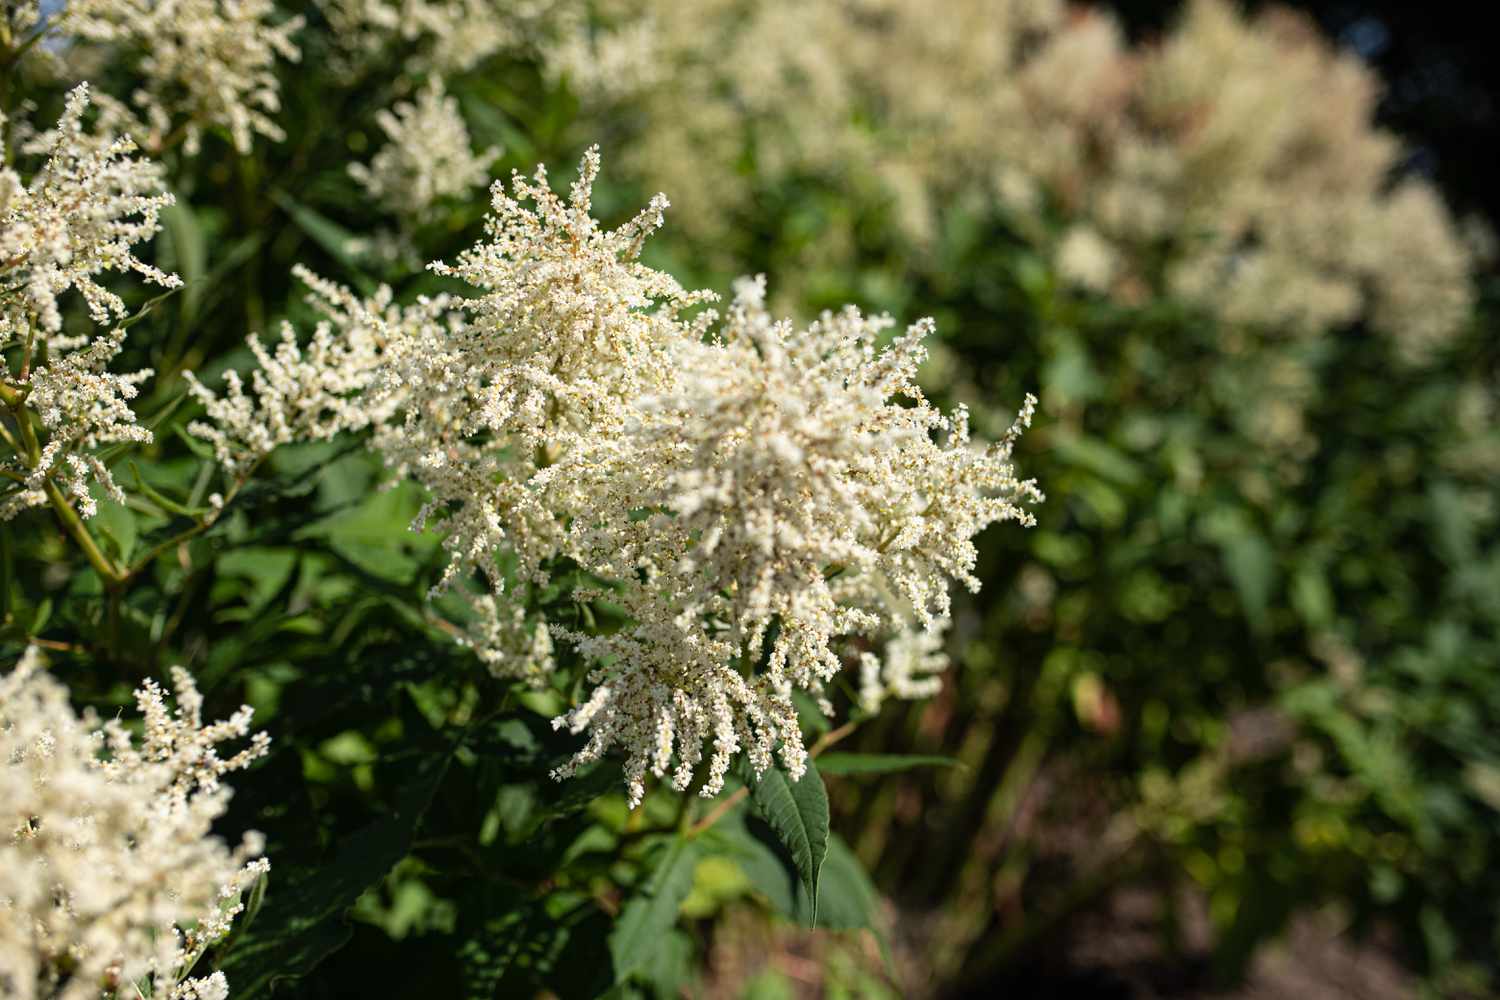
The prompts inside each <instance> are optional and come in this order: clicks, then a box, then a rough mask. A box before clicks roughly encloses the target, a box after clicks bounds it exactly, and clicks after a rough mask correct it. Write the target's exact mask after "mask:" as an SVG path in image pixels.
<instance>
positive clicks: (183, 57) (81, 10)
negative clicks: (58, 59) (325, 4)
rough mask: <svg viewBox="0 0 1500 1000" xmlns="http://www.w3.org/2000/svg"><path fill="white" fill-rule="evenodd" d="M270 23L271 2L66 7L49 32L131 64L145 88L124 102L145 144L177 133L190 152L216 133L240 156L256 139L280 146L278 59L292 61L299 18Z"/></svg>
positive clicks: (161, 0)
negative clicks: (134, 112) (141, 119)
mask: <svg viewBox="0 0 1500 1000" xmlns="http://www.w3.org/2000/svg"><path fill="white" fill-rule="evenodd" d="M276 15H277V11H276V4H275V3H274V2H273V0H68V3H67V4H66V6H65V7H64V8H63V10H62V12H61V13H60V14H59V15H58V18H57V27H58V30H60V31H62V32H64V33H67V34H71V35H74V36H76V37H78V38H79V39H82V40H84V41H87V42H92V43H96V44H101V45H105V46H108V47H110V48H111V49H115V50H120V51H123V52H124V53H126V54H127V56H128V58H131V59H134V60H136V63H135V65H136V67H137V68H138V70H139V72H140V74H141V76H143V77H144V78H145V80H146V84H145V86H143V87H142V88H141V89H140V90H138V91H137V92H136V93H135V94H134V95H132V101H133V102H134V104H135V105H136V106H137V107H138V108H140V110H141V111H142V113H143V114H144V115H145V124H146V126H147V129H148V130H149V133H150V138H149V140H148V141H147V145H148V146H151V147H153V148H154V147H155V146H156V145H157V144H159V143H162V142H164V141H165V139H166V138H167V137H168V136H170V135H171V134H172V132H173V129H174V127H177V128H181V129H182V135H183V138H184V139H185V140H186V148H187V150H188V151H189V152H190V153H191V152H194V151H196V150H197V148H198V145H199V143H200V141H201V138H202V134H203V130H204V129H205V128H224V129H228V131H229V135H230V137H231V139H232V140H233V142H234V147H235V149H236V150H238V151H239V152H240V153H246V152H249V150H250V145H251V143H252V141H253V137H254V136H255V135H262V136H265V137H266V138H268V139H271V140H273V141H278V142H279V141H280V140H281V139H282V138H283V133H282V130H281V127H280V126H278V125H277V124H276V119H275V115H276V114H277V113H278V112H279V111H280V110H281V91H280V85H279V83H278V82H277V80H276V73H275V66H276V59H277V57H280V58H282V59H286V60H288V61H292V62H295V61H296V60H297V59H298V58H299V57H300V52H299V50H298V48H297V46H296V45H295V44H294V43H293V42H292V35H294V34H295V33H296V32H297V31H299V30H300V29H301V27H302V24H303V18H302V17H300V16H296V17H290V18H286V19H284V20H281V21H280V22H279V23H278V22H275V21H274V18H275V17H276ZM174 123H175V125H174Z"/></svg>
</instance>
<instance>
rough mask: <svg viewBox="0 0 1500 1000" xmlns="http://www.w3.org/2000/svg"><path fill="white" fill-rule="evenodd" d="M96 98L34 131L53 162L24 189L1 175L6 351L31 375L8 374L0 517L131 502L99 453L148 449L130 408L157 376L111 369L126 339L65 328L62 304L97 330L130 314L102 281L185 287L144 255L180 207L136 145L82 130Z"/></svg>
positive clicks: (77, 95)
mask: <svg viewBox="0 0 1500 1000" xmlns="http://www.w3.org/2000/svg"><path fill="white" fill-rule="evenodd" d="M88 103H89V92H88V88H87V86H85V85H79V86H78V87H77V88H75V89H74V90H73V91H72V92H71V93H70V94H69V95H68V100H67V107H66V110H65V111H64V113H63V117H62V120H61V121H60V122H59V123H58V125H57V128H56V129H53V130H50V131H47V132H42V133H39V134H36V135H33V136H32V137H31V138H30V140H28V142H27V143H26V144H25V145H24V146H23V152H24V153H27V154H30V155H35V156H39V157H42V158H43V160H42V164H41V166H40V167H39V168H38V169H37V170H36V172H35V173H34V174H33V175H32V176H31V178H30V179H29V181H27V182H25V183H23V182H22V181H21V179H20V177H19V176H18V175H17V174H16V173H14V172H13V171H8V170H7V171H4V172H0V212H3V218H0V221H3V227H0V344H4V345H6V346H12V345H14V346H17V347H19V352H18V353H19V356H20V359H21V361H20V371H19V372H16V373H9V372H7V373H6V378H5V379H4V390H3V393H4V398H5V402H6V403H7V405H9V406H10V407H11V408H12V415H13V417H14V420H15V426H14V431H13V432H12V431H7V432H6V444H7V445H9V446H10V447H9V452H10V453H9V454H7V455H3V456H0V474H3V475H4V476H5V478H6V479H8V480H9V482H8V483H7V484H6V485H5V489H4V491H3V492H0V519H6V518H10V517H13V516H15V514H17V513H18V512H20V511H22V510H24V509H26V508H28V507H34V506H39V505H41V504H45V503H48V502H49V501H51V502H55V503H68V502H70V501H71V502H72V503H74V504H76V506H77V508H78V510H79V512H80V513H81V514H82V515H83V516H84V517H89V516H91V515H92V514H93V513H94V512H95V510H96V509H97V504H96V501H95V497H94V496H93V494H92V493H91V492H90V482H93V483H96V484H97V485H98V486H99V488H100V490H101V492H103V493H104V494H105V495H106V496H108V497H110V498H111V499H114V500H117V501H121V502H123V500H124V496H123V494H122V493H121V491H120V489H119V487H118V486H117V485H116V483H115V481H114V479H113V477H112V476H111V475H110V472H109V470H108V468H107V467H106V466H105V464H104V462H103V461H101V460H100V458H99V457H98V455H97V454H96V450H97V449H98V448H100V447H101V446H104V445H111V444H121V443H126V442H136V443H141V442H149V441H150V440H151V432H150V431H149V430H147V429H146V428H144V427H142V426H140V425H139V424H137V422H136V418H135V414H134V413H133V412H132V410H131V408H130V400H132V399H133V398H135V396H136V393H137V392H138V390H139V386H140V384H141V383H142V382H143V381H145V380H146V379H147V378H149V377H150V376H151V371H150V370H149V369H143V370H140V371H136V372H133V373H129V374H115V373H111V372H110V371H108V365H109V363H110V362H111V361H112V360H113V359H114V358H115V357H116V356H117V355H118V354H119V353H120V350H121V344H122V342H123V340H124V337H125V334H124V331H123V329H115V330H113V331H111V332H109V333H106V334H104V335H102V336H93V335H91V334H76V333H73V332H70V331H67V330H65V329H64V323H63V312H62V308H61V306H60V305H59V299H60V297H62V296H63V295H64V294H65V293H66V292H68V291H69V290H76V291H77V292H78V293H79V294H80V295H81V296H82V298H83V300H84V302H85V303H86V305H87V307H88V313H89V317H90V319H92V321H93V322H94V323H99V324H108V323H112V322H116V321H120V320H123V319H125V318H126V315H127V312H128V310H127V308H126V305H125V302H124V301H123V300H122V299H121V298H120V297H119V296H118V295H117V294H115V293H114V292H112V291H110V290H109V289H107V288H105V287H104V286H103V285H101V284H99V280H98V279H99V278H100V276H102V275H104V274H105V273H107V272H131V273H134V274H136V275H139V276H141V277H143V278H145V279H146V280H148V281H150V282H153V283H155V284H157V285H160V286H164V287H167V288H173V287H177V286H178V285H180V284H181V281H180V280H179V279H178V278H177V277H176V276H175V275H171V274H166V273H164V272H162V271H160V270H158V269H157V268H155V267H153V266H151V265H149V264H146V263H143V262H142V261H141V260H139V259H138V258H137V257H135V256H134V253H133V247H134V246H135V245H136V244H138V243H141V242H143V241H145V240H147V239H149V238H150V237H151V236H152V235H154V234H155V233H156V231H157V229H158V228H159V222H158V217H159V213H160V212H161V210H162V209H163V208H165V207H166V206H167V205H170V204H171V203H172V198H171V195H169V194H166V193H165V192H163V191H162V178H161V173H160V171H159V170H158V169H157V168H156V167H155V165H153V164H151V163H148V162H146V161H143V160H138V159H135V158H133V157H131V156H130V155H129V154H130V153H131V152H132V151H133V149H134V146H133V144H132V142H131V140H130V139H128V138H124V137H117V136H112V135H110V134H109V133H108V132H107V131H102V132H89V131H88V130H86V129H85V127H84V124H83V115H84V112H85V110H86V109H87V107H88Z"/></svg>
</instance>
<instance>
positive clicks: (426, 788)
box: [220, 753, 452, 1000]
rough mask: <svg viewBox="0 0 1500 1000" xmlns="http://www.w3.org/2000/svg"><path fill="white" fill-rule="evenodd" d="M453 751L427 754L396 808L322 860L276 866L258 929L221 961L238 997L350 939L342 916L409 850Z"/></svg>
mask: <svg viewBox="0 0 1500 1000" xmlns="http://www.w3.org/2000/svg"><path fill="white" fill-rule="evenodd" d="M451 760H452V755H451V754H447V753H445V754H424V755H422V756H421V757H418V758H416V759H415V760H414V761H413V762H412V763H413V768H414V770H415V774H414V775H413V776H411V777H410V778H409V779H408V780H407V781H406V782H405V783H404V784H403V785H402V787H401V793H400V795H399V796H398V802H397V806H396V810H395V812H394V813H393V814H391V815H388V816H384V817H382V818H380V819H378V820H376V821H375V822H373V823H371V824H369V825H368V826H366V827H364V828H363V829H360V830H358V831H357V832H355V833H354V834H353V835H352V836H350V837H349V838H348V839H347V840H345V841H344V842H343V843H342V844H341V845H339V847H338V849H337V850H336V851H335V852H334V854H333V856H332V857H331V858H329V859H328V860H327V861H326V862H324V863H322V864H315V865H303V866H298V867H294V868H292V869H291V870H290V871H288V872H286V873H285V874H279V873H278V872H277V870H276V868H275V867H274V862H273V867H272V871H271V879H272V880H273V881H272V883H271V884H270V885H269V886H268V887H267V889H266V897H265V904H264V905H263V906H262V907H261V909H260V913H259V915H258V916H257V918H256V921H255V925H254V927H253V928H247V931H246V933H244V934H243V935H240V936H238V937H237V938H236V940H235V942H234V946H233V947H232V948H231V949H230V951H229V953H228V955H227V956H225V957H224V959H223V961H222V963H221V964H220V967H221V968H222V969H223V970H224V973H225V975H227V976H228V977H229V979H230V981H231V982H233V983H234V991H235V996H236V997H241V998H244V1000H249V998H251V997H254V996H256V995H262V994H264V993H266V992H268V991H269V990H270V988H271V987H272V986H273V985H274V984H275V983H276V982H278V981H282V980H288V979H297V978H300V977H302V976H305V975H307V974H308V973H309V972H311V971H312V970H313V968H315V967H316V966H317V965H318V963H319V962H321V961H323V959H325V958H327V957H328V956H329V955H331V954H333V952H335V951H337V950H338V949H339V948H342V947H343V946H344V945H345V944H347V943H348V941H349V938H350V936H351V935H352V933H353V931H352V929H351V928H350V926H349V924H348V922H347V921H346V920H345V919H344V914H345V913H346V912H347V911H348V910H349V908H350V907H351V906H353V905H354V901H355V900H357V899H358V898H359V897H360V895H361V894H363V893H364V892H365V890H366V889H369V888H370V887H371V886H374V885H378V884H379V883H380V882H381V881H382V880H384V879H385V877H386V875H388V874H389V873H390V871H391V869H392V868H393V867H395V865H396V862H398V861H400V860H401V859H402V858H404V857H405V856H406V854H407V852H408V851H409V850H410V849H411V840H412V836H413V834H414V833H415V832H416V829H417V824H418V823H420V822H421V819H422V816H423V815H424V814H425V813H426V811H427V807H428V806H429V805H430V804H431V803H432V797H433V795H434V794H435V793H436V792H437V787H438V785H439V783H441V781H442V780H443V775H445V774H446V773H447V771H448V764H449V763H450V762H451Z"/></svg>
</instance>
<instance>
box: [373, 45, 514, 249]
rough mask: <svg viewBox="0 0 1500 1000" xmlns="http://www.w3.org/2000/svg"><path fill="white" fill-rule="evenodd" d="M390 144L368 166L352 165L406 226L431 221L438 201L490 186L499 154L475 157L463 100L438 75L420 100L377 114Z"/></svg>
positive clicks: (484, 154)
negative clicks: (446, 90) (460, 110)
mask: <svg viewBox="0 0 1500 1000" xmlns="http://www.w3.org/2000/svg"><path fill="white" fill-rule="evenodd" d="M375 120H376V123H377V124H379V126H380V129H381V131H383V132H384V133H385V135H386V139H387V140H388V141H387V142H386V144H385V145H384V146H383V147H381V149H380V150H379V152H377V153H376V154H375V156H374V158H373V159H372V160H371V161H370V163H369V164H368V165H366V164H363V163H352V164H350V165H349V174H350V176H351V177H353V178H354V179H355V180H356V181H358V182H359V184H360V186H361V187H363V188H364V189H365V192H366V193H367V194H369V195H370V197H372V198H374V199H375V200H376V201H378V202H380V203H381V205H382V207H384V208H385V209H386V211H388V212H390V213H392V214H393V215H396V216H398V217H400V218H401V219H402V220H403V222H424V221H429V220H430V219H431V217H432V215H433V211H434V209H436V208H437V207H438V204H439V202H441V201H442V200H443V199H447V198H462V197H465V196H467V195H468V194H469V192H470V191H472V190H474V189H475V188H477V187H481V186H483V185H484V184H486V183H488V181H489V166H490V164H491V163H493V162H495V159H496V158H497V157H498V156H499V155H500V151H499V150H498V149H495V148H493V147H492V148H490V149H487V150H485V151H484V152H482V153H479V154H477V155H476V154H475V152H474V149H473V146H472V144H471V141H470V139H469V129H468V126H466V125H465V124H464V120H463V116H462V115H460V114H459V113H458V101H457V100H456V99H455V98H452V97H449V96H448V95H447V94H445V93H444V92H443V81H442V78H441V77H438V76H436V75H434V76H432V77H430V78H429V80H428V82H427V86H425V87H423V88H422V90H421V92H420V93H419V94H417V96H416V100H415V101H401V102H399V103H397V104H396V106H395V107H393V108H391V109H389V110H382V111H380V112H379V113H378V114H377V115H376V119H375Z"/></svg>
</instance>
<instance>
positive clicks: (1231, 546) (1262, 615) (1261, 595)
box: [1220, 526, 1276, 632]
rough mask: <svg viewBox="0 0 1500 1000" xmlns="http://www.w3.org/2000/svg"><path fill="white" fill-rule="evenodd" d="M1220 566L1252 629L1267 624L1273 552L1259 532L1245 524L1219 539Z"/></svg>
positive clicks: (1272, 578)
mask: <svg viewBox="0 0 1500 1000" xmlns="http://www.w3.org/2000/svg"><path fill="white" fill-rule="evenodd" d="M1220 545H1221V549H1222V551H1223V555H1224V569H1225V570H1226V571H1227V572H1228V573H1229V578H1230V579H1231V580H1233V581H1234V586H1235V589H1236V590H1237V591H1239V595H1240V604H1241V605H1242V606H1243V607H1244V609H1245V619H1246V621H1248V622H1249V623H1250V627H1251V628H1252V629H1254V630H1255V631H1256V632H1264V631H1265V630H1266V628H1267V627H1268V626H1269V624H1270V616H1269V611H1270V605H1271V590H1272V587H1273V586H1274V585H1275V582H1276V555H1275V553H1274V552H1272V551H1271V546H1270V544H1269V543H1267V541H1266V540H1265V538H1264V537H1263V536H1261V535H1260V534H1258V533H1256V532H1255V531H1253V530H1252V529H1250V528H1248V526H1247V527H1246V528H1245V530H1244V531H1243V532H1242V533H1239V534H1235V535H1232V536H1229V537H1227V538H1225V539H1224V540H1223V541H1222V542H1221V543H1220Z"/></svg>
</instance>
